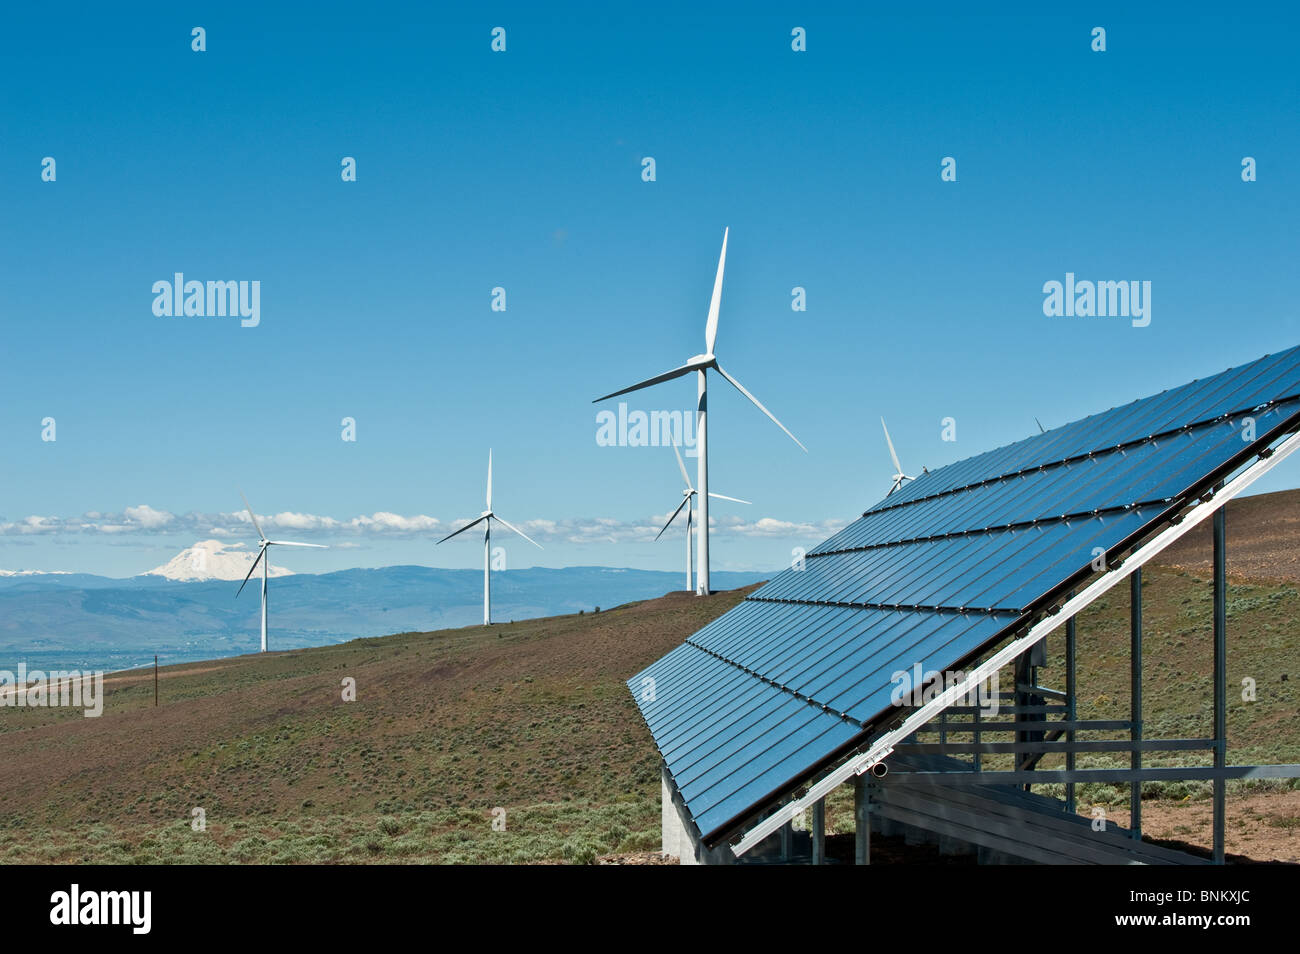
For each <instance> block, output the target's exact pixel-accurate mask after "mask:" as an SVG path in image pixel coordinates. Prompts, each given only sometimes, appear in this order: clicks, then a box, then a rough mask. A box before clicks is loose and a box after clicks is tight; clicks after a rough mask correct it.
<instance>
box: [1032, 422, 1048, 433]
mask: <svg viewBox="0 0 1300 954" xmlns="http://www.w3.org/2000/svg"><path fill="white" fill-rule="evenodd" d="M1034 423H1035V424H1037V425H1038V433H1040V434H1046V433H1047V431H1046V430H1045V429H1044V427H1043V422H1042V421H1040V420H1039V419H1038V418H1034Z"/></svg>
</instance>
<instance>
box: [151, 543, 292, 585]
mask: <svg viewBox="0 0 1300 954" xmlns="http://www.w3.org/2000/svg"><path fill="white" fill-rule="evenodd" d="M256 557H257V551H256V550H254V549H250V548H248V547H246V546H245V545H244V544H242V543H232V544H227V543H222V542H221V541H220V540H203V541H202V542H200V543H196V544H194V546H192V547H186V548H185V549H184V550H182V551H181V552H180V553H178V554H176V556H174V557H172V558H171V559H170V560H168V561H167V562H166V563H164V564H163V565H162V566H156V567H154V568H153V569H152V570H150V571H149V572H148V573H146V574H144V575H145V576H161V577H165V578H166V579H169V580H178V581H180V582H182V583H194V582H197V581H199V580H242V579H243V578H244V576H245V575H246V574H247V573H248V568H249V567H250V566H252V564H253V560H254V559H255V558H256ZM257 572H258V573H259V574H260V573H261V572H262V571H261V570H258V571H257ZM270 575H271V576H292V575H293V571H292V570H286V569H285V568H284V567H282V566H276V565H275V564H272V565H271V569H270Z"/></svg>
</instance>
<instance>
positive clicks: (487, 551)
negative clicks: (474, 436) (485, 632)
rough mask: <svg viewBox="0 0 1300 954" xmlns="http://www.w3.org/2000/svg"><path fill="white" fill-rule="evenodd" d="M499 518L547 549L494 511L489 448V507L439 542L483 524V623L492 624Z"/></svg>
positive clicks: (536, 544)
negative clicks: (494, 533) (495, 537)
mask: <svg viewBox="0 0 1300 954" xmlns="http://www.w3.org/2000/svg"><path fill="white" fill-rule="evenodd" d="M493 520H499V521H500V522H501V523H503V524H505V525H506V526H507V527H509V528H510V529H511V530H513V531H514V532H515V533H517V534H519V535H520V536H521V537H523V538H524V539H525V540H527V541H528V542H529V543H531V544H532V545H533V546H535V547H537V549H539V550H542V549H545V548H544V547H543V546H542V545H541V544H540V543H538V542H537V541H536V540H534V539H533V538H532V537H530V536H529V535H528V534H526V533H524V532H523V531H522V530H520V529H519V528H518V527H516V526H515V525H514V524H512V523H510V522H509V521H508V520H506V519H505V517H502V516H499V515H497V514H495V513H493V512H492V451H491V449H490V448H489V450H488V479H487V509H486V510H484V511H483V513H481V514H480V515H479V518H478V519H477V520H471V521H470V522H469V523H467V524H465V526H463V527H461V528H460V529H459V530H456V531H453V532H452V533H449V534H447V535H446V536H445V537H443V538H442V539H441V540H439V541H438V543H445V542H446V541H448V540H450V539H451V538H452V537H454V536H456V534H458V533H464V532H465V531H466V530H468V529H469V528H470V527H476V526H478V525H479V524H480V523H481V524H483V625H484V626H491V625H492V577H491V575H490V574H491V568H492V521H493Z"/></svg>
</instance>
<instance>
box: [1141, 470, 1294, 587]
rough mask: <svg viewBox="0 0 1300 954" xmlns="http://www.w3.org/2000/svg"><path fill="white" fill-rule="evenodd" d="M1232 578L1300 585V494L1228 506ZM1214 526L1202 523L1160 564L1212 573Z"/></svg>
mask: <svg viewBox="0 0 1300 954" xmlns="http://www.w3.org/2000/svg"><path fill="white" fill-rule="evenodd" d="M1225 526H1226V529H1227V541H1228V573H1229V575H1230V576H1240V577H1246V578H1249V579H1255V580H1289V581H1291V582H1296V581H1300V490H1283V491H1280V492H1278V493H1272V494H1258V495H1256V496H1253V497H1238V498H1237V499H1235V500H1230V501H1228V512H1227V516H1226V517H1225ZM1211 542H1212V538H1211V526H1210V524H1209V523H1204V524H1202V525H1201V526H1199V527H1197V528H1196V529H1194V530H1192V531H1191V532H1190V533H1188V534H1187V536H1185V537H1183V538H1182V539H1181V540H1179V541H1178V542H1177V543H1175V544H1174V545H1173V546H1172V547H1170V548H1169V549H1168V550H1166V551H1165V552H1164V553H1163V554H1161V557H1160V562H1161V563H1163V564H1166V565H1170V566H1179V567H1182V568H1184V569H1187V570H1191V571H1193V572H1196V573H1200V574H1209V572H1210V553H1211Z"/></svg>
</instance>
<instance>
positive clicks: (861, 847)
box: [853, 775, 871, 865]
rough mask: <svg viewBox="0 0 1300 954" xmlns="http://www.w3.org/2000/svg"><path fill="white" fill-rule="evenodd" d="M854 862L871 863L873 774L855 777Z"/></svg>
mask: <svg viewBox="0 0 1300 954" xmlns="http://www.w3.org/2000/svg"><path fill="white" fill-rule="evenodd" d="M853 828H854V835H853V863H854V864H858V865H869V864H871V776H869V775H858V776H856V777H855V778H854V779H853Z"/></svg>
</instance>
